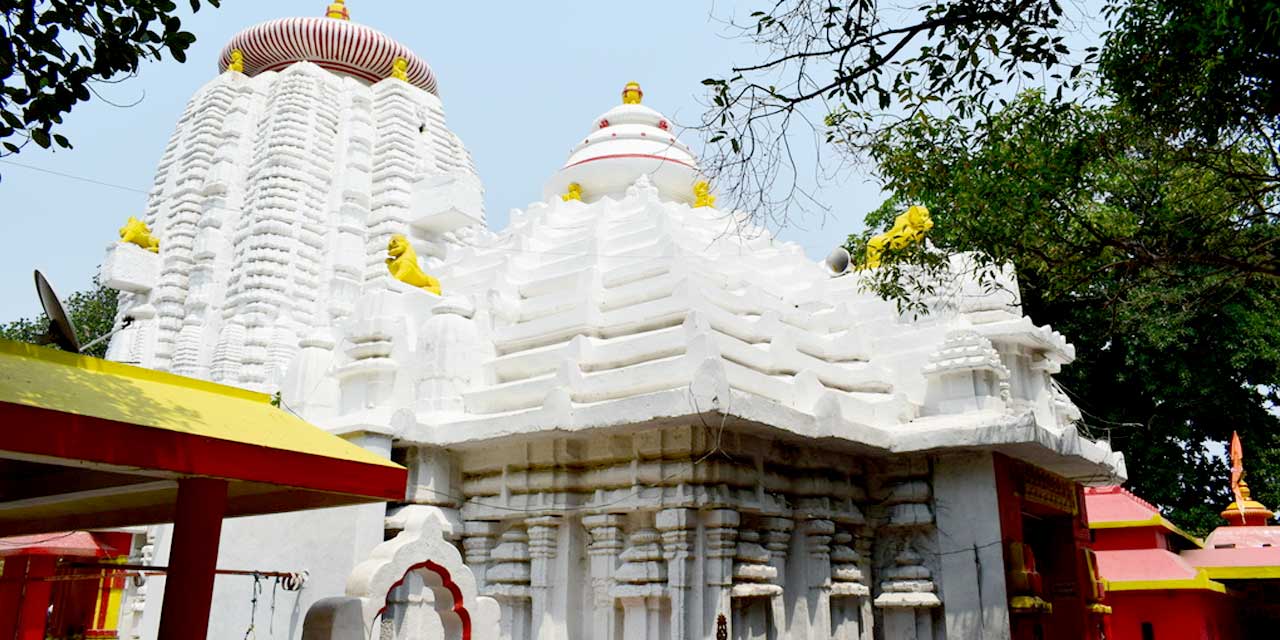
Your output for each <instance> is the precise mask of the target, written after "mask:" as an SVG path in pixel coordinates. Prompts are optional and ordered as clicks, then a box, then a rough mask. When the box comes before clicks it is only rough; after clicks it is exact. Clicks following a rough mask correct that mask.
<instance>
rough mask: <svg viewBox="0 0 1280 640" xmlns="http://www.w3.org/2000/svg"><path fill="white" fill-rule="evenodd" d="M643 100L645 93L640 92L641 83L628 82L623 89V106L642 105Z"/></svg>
mask: <svg viewBox="0 0 1280 640" xmlns="http://www.w3.org/2000/svg"><path fill="white" fill-rule="evenodd" d="M643 99H644V92H643V91H641V90H640V83H639V82H628V83H627V86H625V87H623V88H622V104H640V101H641V100H643Z"/></svg>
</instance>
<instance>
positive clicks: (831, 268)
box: [823, 247, 852, 278]
mask: <svg viewBox="0 0 1280 640" xmlns="http://www.w3.org/2000/svg"><path fill="white" fill-rule="evenodd" d="M851 261H852V258H850V257H849V251H848V250H847V249H845V248H844V247H836V248H835V250H834V251H832V252H831V255H829V256H827V259H826V260H824V261H823V264H825V265H826V266H827V271H828V272H830V273H831V277H833V278H834V277H836V276H842V275H844V274H846V273H848V272H849V263H850V262H851Z"/></svg>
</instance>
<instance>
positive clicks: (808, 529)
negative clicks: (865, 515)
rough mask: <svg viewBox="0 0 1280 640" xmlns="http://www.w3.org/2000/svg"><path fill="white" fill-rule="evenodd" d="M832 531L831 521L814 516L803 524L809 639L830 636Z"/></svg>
mask: <svg viewBox="0 0 1280 640" xmlns="http://www.w3.org/2000/svg"><path fill="white" fill-rule="evenodd" d="M835 532H836V524H835V523H834V522H832V521H830V520H823V519H813V520H806V521H805V523H804V535H805V551H806V553H807V554H808V556H809V557H808V561H809V570H808V571H807V572H806V577H807V578H808V587H809V603H810V605H811V606H812V609H811V612H812V613H811V614H810V616H811V617H810V621H809V630H810V635H809V637H810V638H829V637H830V636H831V538H832V536H833V535H835Z"/></svg>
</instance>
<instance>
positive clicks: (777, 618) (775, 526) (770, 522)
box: [760, 518, 795, 638]
mask: <svg viewBox="0 0 1280 640" xmlns="http://www.w3.org/2000/svg"><path fill="white" fill-rule="evenodd" d="M760 526H761V528H762V529H764V548H765V549H768V550H769V566H771V567H773V568H774V569H775V570H777V572H778V575H777V578H775V579H774V584H777V585H778V586H779V587H782V588H783V589H785V588H786V584H787V551H788V550H789V549H790V548H791V530H792V528H793V527H794V526H795V522H794V521H792V520H791V519H790V518H764V519H763V520H761V521H760ZM785 595H786V594H785V593H784V592H779V593H778V595H776V596H774V597H773V598H772V600H771V602H770V607H772V609H773V637H774V638H782V637H784V635H785V634H786V631H787V603H786V599H785Z"/></svg>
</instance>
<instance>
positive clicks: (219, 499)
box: [157, 478, 227, 640]
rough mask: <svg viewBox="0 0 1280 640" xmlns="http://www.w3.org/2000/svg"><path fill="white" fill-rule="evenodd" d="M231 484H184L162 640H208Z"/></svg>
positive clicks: (162, 617) (176, 515) (171, 555)
mask: <svg viewBox="0 0 1280 640" xmlns="http://www.w3.org/2000/svg"><path fill="white" fill-rule="evenodd" d="M226 510H227V481H225V480H211V479H208V478H188V479H185V480H180V481H179V482H178V504H177V508H176V511H175V513H174V521H173V546H172V548H171V549H170V550H169V577H168V579H167V580H165V585H164V604H163V605H162V607H161V609H160V633H159V635H158V636H157V638H158V639H159V640H203V639H204V638H206V637H208V635H209V607H210V606H211V604H212V603H213V576H214V570H215V569H216V568H217V565H218V541H219V539H220V538H221V536H222V516H223V514H224V513H225V512H226Z"/></svg>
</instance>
